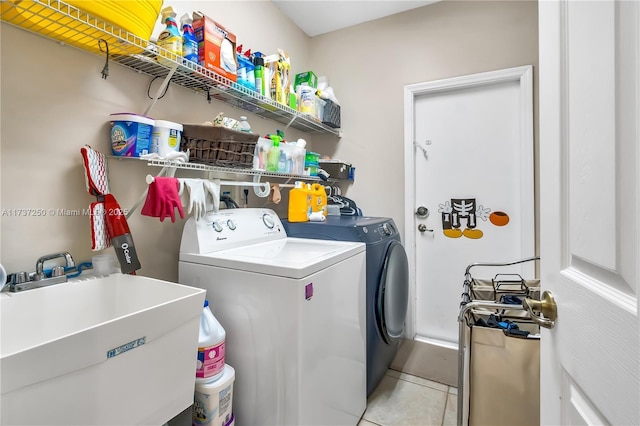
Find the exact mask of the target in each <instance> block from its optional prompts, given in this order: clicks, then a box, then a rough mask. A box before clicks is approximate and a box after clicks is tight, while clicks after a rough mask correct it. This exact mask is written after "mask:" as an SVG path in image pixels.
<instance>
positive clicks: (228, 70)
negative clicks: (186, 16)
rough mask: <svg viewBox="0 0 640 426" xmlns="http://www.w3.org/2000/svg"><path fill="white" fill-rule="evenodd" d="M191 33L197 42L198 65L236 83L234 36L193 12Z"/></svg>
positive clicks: (236, 69) (207, 18) (215, 23)
mask: <svg viewBox="0 0 640 426" xmlns="http://www.w3.org/2000/svg"><path fill="white" fill-rule="evenodd" d="M193 31H194V33H195V35H196V39H197V40H198V63H199V64H200V65H201V66H203V67H205V68H206V69H208V70H211V71H213V72H215V73H216V74H220V75H221V76H223V77H226V78H228V79H229V80H232V81H236V80H237V78H238V74H237V72H238V61H237V59H236V36H235V34H233V33H232V32H230V31H229V30H227V29H226V28H225V27H223V26H222V25H220V24H218V23H217V22H215V21H214V20H212V19H211V18H209V17H208V16H205V15H203V14H201V13H199V12H193Z"/></svg>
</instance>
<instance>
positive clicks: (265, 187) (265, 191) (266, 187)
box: [253, 175, 271, 198]
mask: <svg viewBox="0 0 640 426" xmlns="http://www.w3.org/2000/svg"><path fill="white" fill-rule="evenodd" d="M260 177H261V175H254V176H253V183H255V184H260ZM253 192H254V193H255V194H256V195H257V196H258V197H261V198H265V197H268V196H269V193H270V192H271V185H270V184H269V182H265V183H263V184H262V189H260V185H254V186H253Z"/></svg>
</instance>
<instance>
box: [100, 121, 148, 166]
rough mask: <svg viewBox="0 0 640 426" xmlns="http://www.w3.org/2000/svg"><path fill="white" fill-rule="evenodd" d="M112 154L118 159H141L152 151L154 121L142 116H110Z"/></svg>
mask: <svg viewBox="0 0 640 426" xmlns="http://www.w3.org/2000/svg"><path fill="white" fill-rule="evenodd" d="M109 117H110V130H111V152H112V153H113V155H114V156H116V157H140V156H141V155H145V154H148V153H149V152H150V149H151V132H152V131H153V125H154V122H155V121H154V120H153V119H152V118H149V117H145V116H142V115H137V114H131V113H117V114H111V115H110V116H109Z"/></svg>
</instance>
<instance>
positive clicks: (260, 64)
mask: <svg viewBox="0 0 640 426" xmlns="http://www.w3.org/2000/svg"><path fill="white" fill-rule="evenodd" d="M253 65H255V66H257V67H264V58H263V57H261V56H255V57H254V58H253Z"/></svg>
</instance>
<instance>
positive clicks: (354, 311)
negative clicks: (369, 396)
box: [179, 208, 366, 426]
mask: <svg viewBox="0 0 640 426" xmlns="http://www.w3.org/2000/svg"><path fill="white" fill-rule="evenodd" d="M365 265H366V257H365V244H363V243H361V242H360V243H359V242H343V241H318V240H309V239H301V238H288V237H287V235H286V233H285V230H284V227H283V226H282V223H281V222H280V219H279V218H278V216H277V215H276V214H275V213H274V212H273V211H272V210H268V209H248V208H247V209H229V210H221V211H220V212H219V213H215V214H213V213H209V214H207V215H205V217H204V218H202V219H201V220H199V221H195V220H194V219H193V218H190V219H188V220H187V221H186V222H185V226H184V229H183V234H182V242H181V247H180V262H179V281H180V283H182V284H186V285H190V286H193V287H199V288H203V289H205V290H207V299H208V300H209V303H210V305H211V308H212V311H213V314H214V315H215V316H216V318H217V319H218V321H219V322H220V323H221V324H222V326H223V327H224V329H225V331H226V360H227V362H228V363H229V364H230V365H233V367H234V368H235V370H236V381H235V382H234V395H233V410H234V415H235V418H236V419H237V422H238V424H245V425H296V426H297V425H346V424H353V425H355V424H357V423H358V421H359V419H360V417H361V416H362V414H363V413H364V410H365V408H366V341H365V339H366V338H365V333H366V331H365V330H366V320H365V318H366V317H365V310H366V309H365V308H366V305H365V303H364V294H365Z"/></svg>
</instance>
